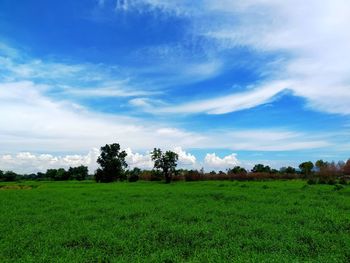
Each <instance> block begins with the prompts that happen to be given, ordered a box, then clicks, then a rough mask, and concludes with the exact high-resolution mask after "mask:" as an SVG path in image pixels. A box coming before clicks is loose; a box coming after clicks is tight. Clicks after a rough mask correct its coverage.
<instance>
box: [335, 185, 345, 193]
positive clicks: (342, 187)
mask: <svg viewBox="0 0 350 263" xmlns="http://www.w3.org/2000/svg"><path fill="white" fill-rule="evenodd" d="M342 189H344V185H341V184H336V185H335V186H334V191H340V190H342Z"/></svg>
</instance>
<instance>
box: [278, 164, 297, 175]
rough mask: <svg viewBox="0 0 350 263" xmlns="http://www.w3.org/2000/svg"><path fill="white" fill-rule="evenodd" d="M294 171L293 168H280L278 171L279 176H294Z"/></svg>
mask: <svg viewBox="0 0 350 263" xmlns="http://www.w3.org/2000/svg"><path fill="white" fill-rule="evenodd" d="M296 172H297V171H296V169H295V168H294V167H291V166H288V167H282V168H281V169H280V173H281V174H296Z"/></svg>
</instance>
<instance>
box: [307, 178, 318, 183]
mask: <svg viewBox="0 0 350 263" xmlns="http://www.w3.org/2000/svg"><path fill="white" fill-rule="evenodd" d="M307 183H308V184H317V183H318V179H317V178H310V179H309V180H307Z"/></svg>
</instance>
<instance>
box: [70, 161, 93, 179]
mask: <svg viewBox="0 0 350 263" xmlns="http://www.w3.org/2000/svg"><path fill="white" fill-rule="evenodd" d="M88 174H89V169H88V167H87V166H84V165H80V166H78V167H69V169H68V177H69V179H71V180H78V181H82V180H85V179H86V178H87V177H88Z"/></svg>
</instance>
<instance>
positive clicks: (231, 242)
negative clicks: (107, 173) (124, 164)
mask: <svg viewBox="0 0 350 263" xmlns="http://www.w3.org/2000/svg"><path fill="white" fill-rule="evenodd" d="M18 185H20V186H18ZM0 187H1V189H0V209H1V214H0V262H327V263H328V262H350V186H346V187H345V188H342V189H336V187H335V186H331V185H307V184H306V182H304V181H268V182H228V181H226V182H220V181H215V182H193V183H184V182H181V183H173V184H170V185H166V184H164V183H158V182H138V183H112V184H96V183H94V182H25V183H22V184H21V183H20V184H19V183H16V184H14V183H12V184H11V183H2V184H1V185H0Z"/></svg>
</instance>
